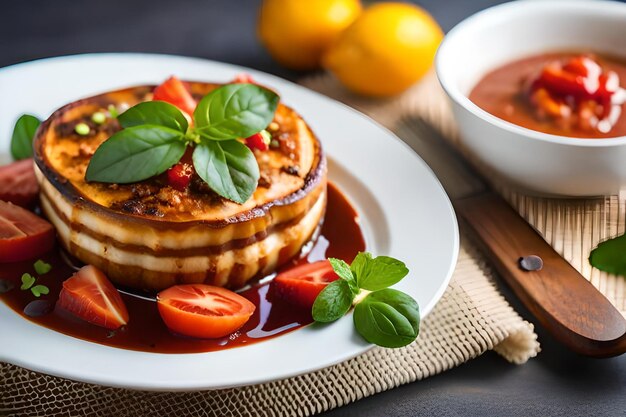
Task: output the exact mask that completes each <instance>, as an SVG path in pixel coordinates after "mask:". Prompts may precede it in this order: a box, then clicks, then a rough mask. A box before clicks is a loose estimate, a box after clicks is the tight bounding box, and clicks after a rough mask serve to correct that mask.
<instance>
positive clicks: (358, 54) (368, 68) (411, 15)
mask: <svg viewBox="0 0 626 417" xmlns="http://www.w3.org/2000/svg"><path fill="white" fill-rule="evenodd" d="M442 38H443V32H442V30H441V28H440V27H439V25H438V24H437V22H436V21H435V20H434V19H433V18H432V17H431V16H430V15H429V14H428V13H427V12H426V11H425V10H423V9H421V8H419V7H417V6H414V5H411V4H406V3H379V4H374V5H372V6H370V7H368V8H366V9H365V10H364V11H363V13H361V15H360V16H359V17H358V18H357V19H356V20H355V21H354V23H352V24H351V25H350V26H349V27H348V28H347V29H346V30H345V31H344V32H343V33H342V34H341V36H339V38H338V39H337V41H336V42H335V43H334V44H333V45H332V46H331V47H330V49H329V50H328V52H327V53H326V54H325V55H324V57H323V65H324V66H325V67H326V68H328V69H329V70H330V71H331V72H332V73H334V74H335V76H336V77H337V78H338V79H339V81H341V82H342V83H343V84H344V85H345V86H346V87H347V88H348V89H350V90H352V91H354V92H356V93H359V94H363V95H368V96H377V97H382V96H391V95H395V94H398V93H400V92H402V91H404V90H406V89H407V88H408V87H410V86H411V85H412V84H414V83H415V82H416V81H417V80H419V79H420V78H421V77H422V76H423V75H424V74H425V73H426V72H427V71H428V70H429V68H430V67H431V66H432V62H433V58H434V56H435V53H436V52H437V47H438V46H439V43H440V42H441V39H442Z"/></svg>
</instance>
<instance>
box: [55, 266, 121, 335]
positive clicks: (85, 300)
mask: <svg viewBox="0 0 626 417" xmlns="http://www.w3.org/2000/svg"><path fill="white" fill-rule="evenodd" d="M57 305H58V306H59V307H61V308H63V309H65V310H67V311H69V312H70V313H72V314H73V315H75V316H76V317H79V318H81V319H83V320H85V321H88V322H89V323H92V324H95V325H97V326H101V327H106V328H107V329H117V328H119V327H121V326H123V325H125V324H126V323H128V310H127V309H126V305H125V304H124V301H123V300H122V296H121V295H120V293H119V292H118V291H117V289H116V288H115V287H114V286H113V284H111V281H109V280H108V278H107V277H106V275H104V273H103V272H102V271H100V270H99V269H98V268H96V267H95V266H93V265H87V266H84V267H82V268H81V269H79V270H78V272H76V273H75V274H74V275H73V276H72V277H70V278H68V279H66V280H65V281H64V282H63V288H62V289H61V293H60V294H59V301H57Z"/></svg>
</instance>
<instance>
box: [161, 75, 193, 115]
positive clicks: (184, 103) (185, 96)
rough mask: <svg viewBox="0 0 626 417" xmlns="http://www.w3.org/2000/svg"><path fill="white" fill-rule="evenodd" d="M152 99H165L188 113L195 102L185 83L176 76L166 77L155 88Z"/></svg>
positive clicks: (191, 110)
mask: <svg viewBox="0 0 626 417" xmlns="http://www.w3.org/2000/svg"><path fill="white" fill-rule="evenodd" d="M152 99H153V100H160V101H167V102H168V103H170V104H173V105H175V106H176V107H178V108H179V109H181V110H182V111H184V112H186V113H187V114H189V115H192V114H193V111H194V110H195V109H196V104H197V103H196V100H194V99H193V97H192V96H191V93H190V92H189V91H188V90H187V88H186V87H185V84H183V82H182V81H181V80H179V79H178V78H176V77H170V78H168V79H167V80H166V81H165V82H164V83H163V84H161V85H159V86H158V87H157V88H155V89H154V95H153V97H152Z"/></svg>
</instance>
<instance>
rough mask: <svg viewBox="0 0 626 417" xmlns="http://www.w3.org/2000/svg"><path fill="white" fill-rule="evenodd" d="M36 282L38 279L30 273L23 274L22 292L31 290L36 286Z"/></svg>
mask: <svg viewBox="0 0 626 417" xmlns="http://www.w3.org/2000/svg"><path fill="white" fill-rule="evenodd" d="M36 280H37V278H35V277H34V276H32V275H31V274H29V273H28V272H26V273H24V274H22V286H21V287H20V290H23V291H26V290H29V289H30V288H31V287H32V286H33V284H35V281H36Z"/></svg>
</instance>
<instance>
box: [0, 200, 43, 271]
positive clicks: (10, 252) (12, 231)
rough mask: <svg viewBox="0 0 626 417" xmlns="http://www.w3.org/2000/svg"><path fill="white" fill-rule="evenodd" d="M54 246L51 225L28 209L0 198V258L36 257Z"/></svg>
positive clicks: (17, 259) (9, 259)
mask: <svg viewBox="0 0 626 417" xmlns="http://www.w3.org/2000/svg"><path fill="white" fill-rule="evenodd" d="M53 247H54V228H53V227H52V225H51V224H50V223H48V222H47V221H45V220H44V219H42V218H41V217H38V216H36V215H35V214H33V213H31V212H30V211H28V210H26V209H23V208H22V207H19V206H16V205H14V204H11V203H7V202H4V201H0V262H17V261H24V260H26V259H33V258H37V257H39V256H41V255H43V254H44V253H46V252H48V251H49V250H51V249H52V248H53Z"/></svg>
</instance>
